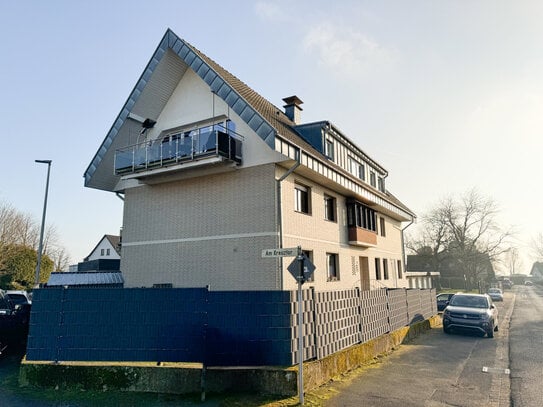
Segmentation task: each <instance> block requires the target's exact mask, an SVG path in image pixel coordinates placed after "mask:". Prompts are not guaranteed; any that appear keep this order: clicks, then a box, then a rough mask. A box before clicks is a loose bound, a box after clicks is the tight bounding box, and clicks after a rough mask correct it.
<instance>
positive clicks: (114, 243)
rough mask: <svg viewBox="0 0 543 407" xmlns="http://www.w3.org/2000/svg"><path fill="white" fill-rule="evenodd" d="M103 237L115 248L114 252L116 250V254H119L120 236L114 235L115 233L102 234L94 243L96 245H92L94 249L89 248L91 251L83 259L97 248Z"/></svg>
mask: <svg viewBox="0 0 543 407" xmlns="http://www.w3.org/2000/svg"><path fill="white" fill-rule="evenodd" d="M104 239H106V240H107V241H108V242H109V244H111V246H112V247H113V248H114V249H115V252H117V254H118V255H119V256H120V255H121V245H120V243H121V237H120V236H115V235H104V236H103V237H102V238H101V239H100V240H99V241H98V243H97V244H96V246H94V249H92V250H91V252H90V253H89V255H88V256H87V257H85V261H87V259H88V258H89V257H90V256H92V254H93V253H94V251H95V250H96V249H97V248H98V246H100V243H102V242H103V241H104Z"/></svg>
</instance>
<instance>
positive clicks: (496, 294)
mask: <svg viewBox="0 0 543 407" xmlns="http://www.w3.org/2000/svg"><path fill="white" fill-rule="evenodd" d="M487 294H488V295H489V296H490V298H492V301H503V292H502V290H500V289H499V288H489V289H488V292H487Z"/></svg>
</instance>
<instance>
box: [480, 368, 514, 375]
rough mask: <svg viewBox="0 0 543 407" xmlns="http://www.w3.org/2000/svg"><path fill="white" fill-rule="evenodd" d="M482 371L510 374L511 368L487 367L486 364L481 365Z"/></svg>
mask: <svg viewBox="0 0 543 407" xmlns="http://www.w3.org/2000/svg"><path fill="white" fill-rule="evenodd" d="M483 372H484V373H502V374H511V370H509V369H502V368H499V367H487V366H483Z"/></svg>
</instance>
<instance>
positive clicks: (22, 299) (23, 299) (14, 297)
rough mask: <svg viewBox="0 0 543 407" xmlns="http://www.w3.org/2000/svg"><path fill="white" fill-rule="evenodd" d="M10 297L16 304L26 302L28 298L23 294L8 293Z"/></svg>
mask: <svg viewBox="0 0 543 407" xmlns="http://www.w3.org/2000/svg"><path fill="white" fill-rule="evenodd" d="M8 297H9V299H10V300H11V301H13V303H14V304H16V305H17V304H26V303H27V302H28V300H27V299H26V297H25V296H24V295H23V294H11V293H10V294H8Z"/></svg>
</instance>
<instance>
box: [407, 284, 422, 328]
mask: <svg viewBox="0 0 543 407" xmlns="http://www.w3.org/2000/svg"><path fill="white" fill-rule="evenodd" d="M406 292H407V318H408V320H409V324H413V323H415V322H418V321H421V320H422V319H423V316H422V306H421V298H420V297H421V295H420V293H421V290H419V289H410V290H407V291H406Z"/></svg>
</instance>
